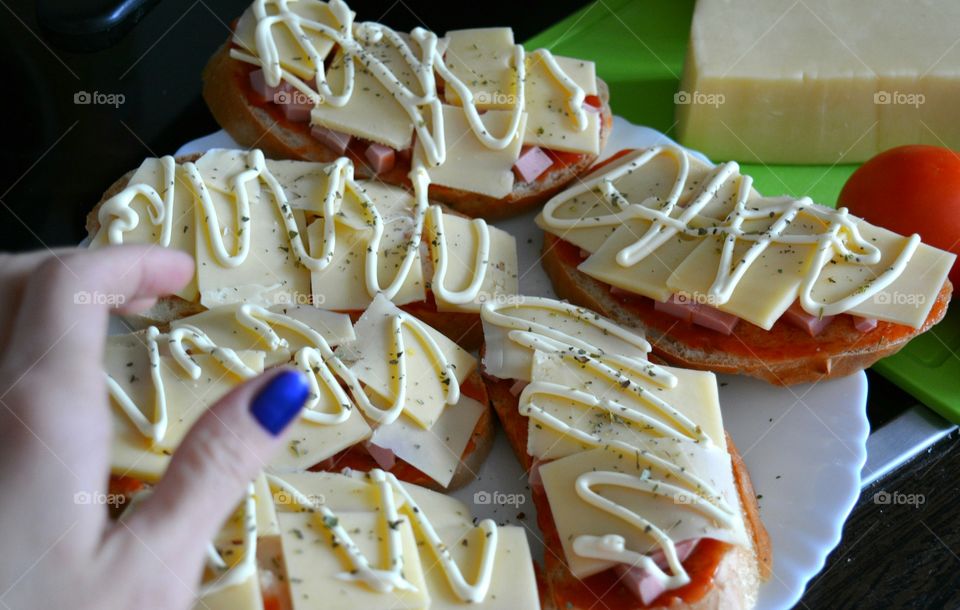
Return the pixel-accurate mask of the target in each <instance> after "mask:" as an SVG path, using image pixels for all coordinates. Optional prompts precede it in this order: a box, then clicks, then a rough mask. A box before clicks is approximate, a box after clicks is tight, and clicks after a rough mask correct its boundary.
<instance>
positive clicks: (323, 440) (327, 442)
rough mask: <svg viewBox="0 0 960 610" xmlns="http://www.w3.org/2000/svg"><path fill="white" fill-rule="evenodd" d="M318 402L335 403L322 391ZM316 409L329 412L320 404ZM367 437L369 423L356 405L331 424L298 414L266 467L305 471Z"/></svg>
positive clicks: (278, 469) (368, 435) (288, 470)
mask: <svg viewBox="0 0 960 610" xmlns="http://www.w3.org/2000/svg"><path fill="white" fill-rule="evenodd" d="M322 387H323V385H322V384H321V388H322ZM320 403H321V405H331V404H336V402H335V399H334V397H333V396H332V395H331V394H330V393H329V391H326V392H325V396H324V397H323V398H322V399H321V401H320ZM318 410H320V411H322V412H326V411H329V409H323V408H322V407H320V408H318ZM369 437H370V426H368V425H367V422H366V421H365V420H364V419H363V416H362V415H360V412H359V411H358V410H357V409H356V408H353V409H352V410H351V412H350V417H348V418H347V420H346V421H343V422H340V423H339V424H334V425H330V424H321V423H317V422H312V421H308V420H306V419H303V418H302V417H301V418H299V419H297V420H296V421H295V422H294V423H293V424H291V426H290V431H289V432H288V436H287V443H286V447H285V448H284V449H282V450H280V451H278V452H277V453H276V454H274V456H273V457H272V458H271V459H270V465H269V470H270V471H271V472H280V473H284V472H296V471H302V470H306V469H307V468H310V467H311V466H315V465H316V464H319V463H320V462H322V461H323V460H325V459H327V458H328V457H331V456H333V455H335V454H337V453H338V452H340V451H342V450H344V449H347V448H348V447H352V446H354V445H356V444H357V443H359V442H360V441H363V440H365V439H367V438H369Z"/></svg>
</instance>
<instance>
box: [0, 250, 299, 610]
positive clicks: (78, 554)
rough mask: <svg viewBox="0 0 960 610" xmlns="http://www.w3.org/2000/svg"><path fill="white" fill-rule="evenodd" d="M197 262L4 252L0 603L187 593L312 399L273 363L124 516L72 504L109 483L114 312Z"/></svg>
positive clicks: (153, 602) (162, 598) (103, 604)
mask: <svg viewBox="0 0 960 610" xmlns="http://www.w3.org/2000/svg"><path fill="white" fill-rule="evenodd" d="M192 273H193V262H192V260H191V258H190V257H189V256H187V255H186V254H183V253H181V252H177V251H175V250H165V249H160V248H149V247H128V246H123V247H117V248H114V247H111V248H106V249H101V250H93V251H78V250H63V251H58V252H53V253H50V252H35V253H30V254H23V255H3V254H0V286H2V287H3V288H2V291H0V485H2V486H3V491H2V492H0V493H2V494H3V504H2V506H0V541H2V544H3V548H4V550H5V551H6V552H5V553H4V556H3V557H2V558H0V608H10V609H12V610H19V609H20V608H75V609H88V608H89V609H93V608H98V609H102V608H174V609H186V608H189V607H191V606H192V605H193V603H194V602H195V600H196V595H197V590H198V585H199V582H200V577H201V574H202V570H203V564H204V557H205V552H206V549H207V546H208V544H209V541H210V540H211V539H213V537H214V535H215V534H216V533H217V531H218V530H219V529H220V527H221V525H222V524H223V522H224V520H225V519H226V518H227V517H228V516H229V515H230V514H231V512H232V511H233V510H234V508H235V507H236V505H237V503H238V501H239V500H240V498H241V496H242V495H243V493H244V491H245V490H246V488H247V485H248V484H249V482H250V480H251V479H253V477H254V476H256V474H257V473H258V472H259V471H260V470H261V469H262V467H263V466H264V464H265V463H266V462H267V461H268V459H269V456H270V455H271V454H272V453H273V452H274V451H275V450H276V449H277V448H278V447H279V445H280V444H281V443H282V434H281V433H282V431H283V430H284V429H285V427H286V425H287V424H288V423H290V422H291V421H292V420H293V419H294V418H295V417H296V415H297V414H298V413H299V411H300V409H301V408H302V406H303V403H304V402H305V400H306V398H307V394H308V392H309V389H308V387H307V383H306V380H305V378H304V377H303V375H302V374H301V373H299V372H297V371H293V370H289V369H282V370H279V371H277V370H274V371H270V372H268V373H265V374H264V375H261V376H259V377H257V378H255V379H252V380H250V381H248V382H246V383H244V384H243V385H240V386H238V387H237V388H235V389H234V390H233V391H232V392H230V393H229V394H228V395H227V396H225V397H224V398H223V399H221V400H220V401H219V402H218V403H217V404H216V405H214V406H213V407H211V408H210V409H209V410H208V411H207V412H206V413H205V414H204V415H203V416H202V417H201V418H200V420H199V421H198V422H197V423H196V424H195V425H194V427H193V428H192V429H191V431H190V432H189V434H188V435H187V437H186V438H185V439H184V440H183V443H182V444H181V446H180V448H179V449H178V450H177V451H176V453H175V454H174V456H173V458H172V460H171V462H170V465H169V467H168V469H167V472H166V474H165V475H164V477H163V479H162V480H161V481H160V482H159V483H158V484H157V486H156V487H155V489H154V492H153V493H152V494H151V495H150V496H149V497H148V498H146V499H145V500H144V501H143V502H142V503H139V504H138V505H137V508H136V510H134V511H131V512H130V514H129V515H128V516H125V517H124V519H123V521H121V522H113V521H111V520H110V519H109V518H108V515H107V510H106V508H107V507H106V506H105V505H103V504H102V503H95V502H88V503H81V502H77V501H76V498H77V497H78V495H83V494H88V495H85V496H82V497H105V494H106V491H107V485H108V480H109V457H110V456H109V452H110V446H111V434H112V431H111V426H112V420H111V413H110V409H111V406H110V405H109V402H108V398H107V392H106V385H105V383H104V376H103V372H102V366H101V362H102V359H103V350H104V340H105V337H106V334H107V325H108V317H109V313H110V312H111V311H115V312H119V313H135V312H138V311H143V310H146V309H148V308H149V307H151V306H152V305H153V304H154V303H155V302H156V298H157V297H158V296H161V295H165V294H169V293H171V292H173V291H175V290H177V289H179V288H181V287H182V286H183V285H184V284H185V283H186V282H187V281H188V280H189V279H190V277H191V275H192Z"/></svg>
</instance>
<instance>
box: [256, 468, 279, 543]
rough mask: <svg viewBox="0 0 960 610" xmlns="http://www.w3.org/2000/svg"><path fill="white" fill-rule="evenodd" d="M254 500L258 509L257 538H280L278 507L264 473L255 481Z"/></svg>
mask: <svg viewBox="0 0 960 610" xmlns="http://www.w3.org/2000/svg"><path fill="white" fill-rule="evenodd" d="M253 499H254V502H255V503H256V504H255V506H256V508H257V515H256V516H257V537H258V538H264V537H269V536H279V535H280V524H279V522H278V521H277V507H276V505H275V504H274V503H273V492H271V491H270V483H269V482H267V477H266V476H265V475H264V474H262V473H261V474H260V475H258V476H257V478H256V479H254V480H253Z"/></svg>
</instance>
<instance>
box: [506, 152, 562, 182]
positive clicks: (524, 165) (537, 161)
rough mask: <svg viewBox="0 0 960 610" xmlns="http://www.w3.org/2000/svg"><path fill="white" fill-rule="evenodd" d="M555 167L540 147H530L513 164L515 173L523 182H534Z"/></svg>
mask: <svg viewBox="0 0 960 610" xmlns="http://www.w3.org/2000/svg"><path fill="white" fill-rule="evenodd" d="M551 165H553V159H551V158H550V157H549V156H547V153H545V152H543V149H541V148H540V147H539V146H528V147H526V148H524V149H523V150H522V151H520V158H519V159H517V162H516V163H514V164H513V173H514V174H516V176H517V178H518V179H520V180H522V181H523V182H533V181H534V180H536V179H537V178H539V177H540V175H541V174H543V172H545V171H547V169H549V168H550V166H551Z"/></svg>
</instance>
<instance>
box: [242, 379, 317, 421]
mask: <svg viewBox="0 0 960 610" xmlns="http://www.w3.org/2000/svg"><path fill="white" fill-rule="evenodd" d="M309 395H310V386H309V385H307V378H306V377H304V376H303V373H301V372H299V371H284V372H282V373H280V374H278V375H277V376H276V377H274V378H273V379H271V380H270V383H268V384H267V385H266V387H264V388H263V389H262V390H260V393H259V394H257V395H256V396H254V398H253V402H251V403H250V413H252V414H253V417H254V418H255V419H256V420H257V421H258V422H260V425H261V426H263V429H264V430H266V431H267V432H269V433H270V434H272V435H274V436H277V435H279V434H280V433H281V432H283V429H284V428H286V427H287V425H288V424H289V423H290V422H291V421H293V418H295V417H296V416H297V414H299V413H300V409H301V408H303V404H304V403H305V402H307V396H309Z"/></svg>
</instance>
